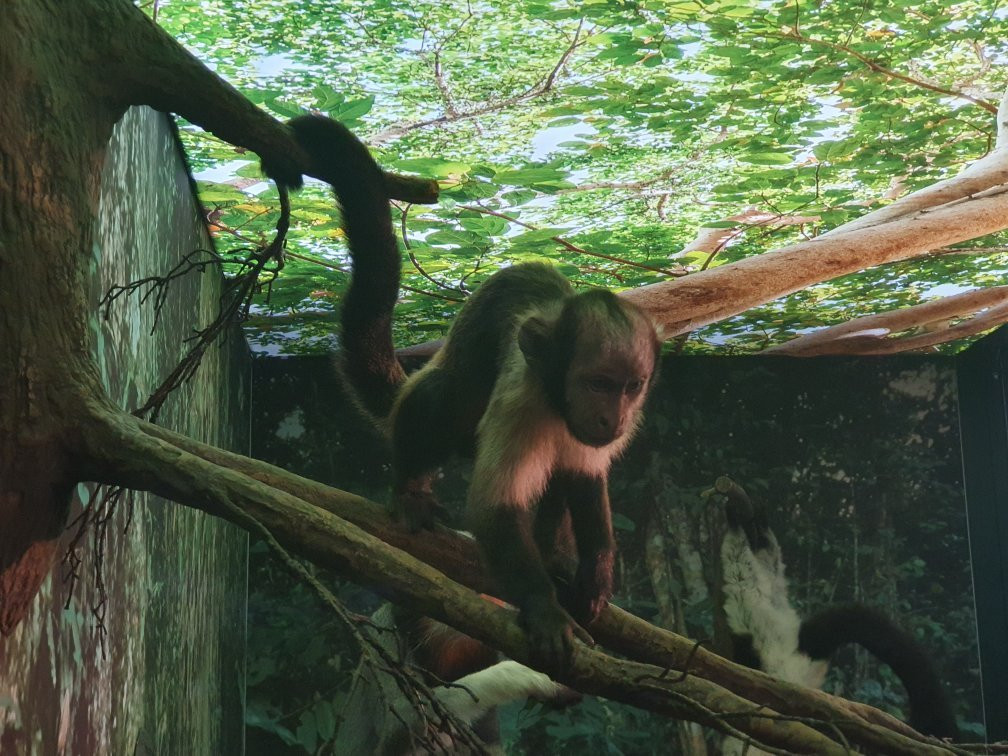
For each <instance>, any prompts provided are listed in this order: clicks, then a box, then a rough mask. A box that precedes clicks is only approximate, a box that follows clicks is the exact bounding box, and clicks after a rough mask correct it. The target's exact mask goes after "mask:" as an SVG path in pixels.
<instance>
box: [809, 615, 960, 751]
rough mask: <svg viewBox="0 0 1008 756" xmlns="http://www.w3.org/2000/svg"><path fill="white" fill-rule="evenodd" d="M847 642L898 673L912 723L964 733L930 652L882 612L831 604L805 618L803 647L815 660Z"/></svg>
mask: <svg viewBox="0 0 1008 756" xmlns="http://www.w3.org/2000/svg"><path fill="white" fill-rule="evenodd" d="M847 643H857V644H858V645H860V646H863V647H864V648H865V649H867V650H868V651H869V652H870V653H871V654H872V655H874V656H875V657H876V658H878V660H879V661H881V662H883V663H884V664H888V665H889V667H890V668H891V669H892V671H893V672H895V673H896V676H897V677H898V678H899V679H900V681H901V682H902V683H903V687H905V688H906V691H907V696H908V698H909V699H910V726H911V727H913V728H914V729H915V730H917V731H918V732H921V733H924V734H925V735H934V736H936V737H940V738H952V739H953V740H955V739H956V738H957V737H958V734H959V731H958V728H957V726H956V720H955V715H954V714H953V713H952V707H951V706H950V705H949V701H948V698H947V697H946V695H945V690H944V689H943V688H942V684H941V680H939V679H938V673H937V671H936V669H935V664H934V662H933V660H932V658H931V656H930V654H928V652H927V651H926V650H925V649H924V648H923V647H922V646H921V645H920V643H918V642H917V640H916V639H915V638H914V637H913V636H912V635H910V634H909V633H908V632H906V631H905V630H903V629H902V628H900V627H897V626H896V625H895V624H894V623H893V621H892V620H891V619H890V618H889V617H887V616H886V615H885V614H883V613H882V612H880V611H878V610H877V609H872V608H871V607H867V606H863V605H861V604H846V605H842V606H835V607H830V608H829V609H825V610H823V611H821V612H819V613H818V614H815V615H813V616H812V617H810V618H808V619H807V620H805V621H804V622H802V624H801V630H800V631H799V634H798V650H800V651H801V652H802V653H805V654H808V655H809V656H810V657H811V658H813V659H824V660H828V659H829V658H830V657H831V656H832V655H833V652H834V651H836V650H837V649H838V648H839V647H840V646H843V645H845V644H847Z"/></svg>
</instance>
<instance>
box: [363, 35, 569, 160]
mask: <svg viewBox="0 0 1008 756" xmlns="http://www.w3.org/2000/svg"><path fill="white" fill-rule="evenodd" d="M583 24H584V21H583V20H582V21H581V22H579V23H578V27H577V29H576V30H575V32H574V36H573V37H572V38H571V41H570V43H569V44H568V45H567V47H566V48H565V49H564V51H563V52H562V53H561V54H560V57H559V58H558V59H557V62H556V63H555V64H554V66H553V68H551V69H550V71H549V72H548V73H547V74H545V75H544V76H543V77H542V78H541V79H539V81H537V82H536V83H535V84H532V85H531V86H530V87H528V88H527V89H526V90H525V91H524V92H519V93H518V94H515V95H512V96H511V97H505V98H502V99H500V100H491V101H489V102H485V103H483V104H482V105H477V106H475V107H472V108H468V109H466V110H458V109H455V108H454V107H453V108H451V109H449V108H447V107H446V109H445V115H440V116H436V117H434V118H425V119H423V120H419V121H411V122H410V123H405V124H400V125H398V126H390V127H389V128H387V129H383V130H382V131H379V132H378V133H377V134H374V135H373V136H372V137H371V138H370V140H369V141H370V143H371V144H375V145H377V144H383V143H385V142H388V141H390V140H392V139H398V138H399V137H401V136H403V135H404V134H408V133H409V132H411V131H416V130H417V129H422V128H426V127H428V126H444V125H445V124H449V123H455V122H457V121H465V120H469V119H472V118H479V117H480V116H483V115H488V114H490V113H498V112H500V111H502V110H507V109H508V108H510V107H513V106H514V105H518V104H519V103H522V102H527V101H528V100H534V99H536V98H538V97H542V96H543V95H545V94H547V93H548V92H550V91H551V90H552V89H553V88H554V86H555V85H556V80H557V78H558V77H559V75H560V72H561V71H562V70H563V69H564V66H566V65H567V62H568V61H569V60H570V57H571V56H572V55H573V54H574V51H575V50H576V49H577V48H578V47H580V46H581V45H582V44H584V39H583V37H582V36H581V30H582V26H583ZM452 111H454V112H452Z"/></svg>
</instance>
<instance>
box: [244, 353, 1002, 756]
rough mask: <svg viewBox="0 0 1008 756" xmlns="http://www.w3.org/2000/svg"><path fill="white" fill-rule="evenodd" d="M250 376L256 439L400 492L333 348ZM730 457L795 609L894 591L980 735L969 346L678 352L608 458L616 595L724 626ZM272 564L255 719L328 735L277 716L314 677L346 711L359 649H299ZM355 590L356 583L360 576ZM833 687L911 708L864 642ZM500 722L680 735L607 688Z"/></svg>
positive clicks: (342, 482)
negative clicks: (959, 374) (961, 405)
mask: <svg viewBox="0 0 1008 756" xmlns="http://www.w3.org/2000/svg"><path fill="white" fill-rule="evenodd" d="M253 374H254V380H253V431H252V434H253V445H254V448H253V454H254V456H257V457H260V458H262V459H265V460H268V461H271V462H275V463H277V464H280V465H282V466H284V467H286V468H288V469H290V470H293V471H296V472H299V473H303V474H306V475H309V476H311V477H313V478H317V479H319V480H322V481H325V482H328V483H331V484H333V485H336V486H339V487H341V488H344V489H347V490H350V491H354V492H357V493H360V494H363V495H365V496H369V497H372V498H376V499H377V500H379V501H384V500H386V499H387V490H388V485H389V470H388V455H387V452H386V450H385V448H384V446H383V444H382V443H381V442H380V441H379V440H378V439H377V438H376V437H375V434H374V432H373V430H372V429H370V428H369V427H368V426H367V424H366V423H364V422H363V421H361V420H360V418H359V417H358V415H357V413H356V412H355V410H354V409H353V407H352V406H350V405H349V404H348V403H347V401H346V398H345V396H344V394H343V392H342V390H341V388H340V387H339V385H338V382H337V380H336V377H335V375H334V371H333V369H332V366H331V362H330V360H328V359H326V358H315V357H301V358H290V359H275V358H266V359H257V360H255V362H254V365H253ZM421 443H422V440H421ZM466 470H467V468H466V467H465V466H464V465H462V466H459V468H458V469H455V468H452V469H449V470H447V471H446V474H445V478H444V480H442V481H441V483H440V486H439V493H440V494H441V496H442V498H443V499H445V500H446V502H447V503H448V504H449V505H455V506H456V509H455V511H456V512H457V511H458V508H457V506H458V505H459V504H461V502H462V500H463V498H464V487H465V480H466ZM720 475H728V476H730V477H731V478H732V479H733V480H735V482H736V483H738V484H740V485H741V486H743V487H744V488H745V489H746V490H747V491H748V492H749V494H750V495H751V496H752V498H753V499H754V500H756V501H757V502H758V503H762V504H763V505H764V506H765V507H766V508H767V511H768V516H769V521H770V525H771V527H772V528H773V529H774V531H775V532H776V534H777V536H778V538H779V540H780V542H781V547H782V551H783V558H784V561H785V564H786V565H787V575H788V577H789V581H790V597H791V601H792V603H793V604H794V605H795V607H796V609H797V611H798V613H799V614H800V615H801V616H808V615H809V614H811V613H814V612H816V611H818V610H819V609H822V608H824V607H826V606H829V605H833V604H838V603H844V602H851V601H860V602H864V603H867V604H871V605H873V606H877V607H880V608H882V609H883V610H884V611H885V612H887V613H888V614H890V615H891V616H892V617H893V618H894V619H895V620H896V621H897V622H898V623H899V624H901V625H902V626H903V627H905V628H906V629H907V630H908V631H910V632H912V633H913V634H914V635H915V636H916V637H917V638H919V639H920V641H921V642H922V643H923V644H924V645H925V646H926V647H927V648H928V649H929V650H930V651H931V652H932V653H933V654H934V656H935V659H936V661H937V663H938V667H939V670H940V674H941V677H942V679H943V680H944V681H945V683H946V688H947V690H948V692H949V694H950V697H951V699H952V701H953V704H954V709H955V712H956V715H957V717H958V720H959V724H960V726H961V729H962V736H963V738H964V739H965V740H977V739H982V737H983V734H984V728H983V721H984V719H983V713H982V704H981V697H980V677H979V661H978V656H977V636H976V623H975V614H974V603H973V586H972V579H971V571H970V554H969V541H968V538H967V529H966V528H967V525H966V508H965V501H964V496H963V477H962V476H963V468H962V457H961V451H960V432H959V418H958V397H957V391H956V365H955V362H954V361H953V360H951V359H943V358H887V359H825V358H823V359H813V360H793V359H782V358H765V357H764V358H760V357H751V358H750V357H725V358H715V357H684V358H675V357H668V358H666V359H665V361H664V363H663V366H662V373H661V378H660V382H659V385H658V388H657V389H656V391H655V394H654V396H653V397H652V398H651V399H650V400H649V405H648V409H647V417H646V420H645V424H644V427H643V428H642V430H641V433H640V435H639V437H638V438H637V439H636V440H635V441H634V442H633V444H632V445H631V448H630V450H629V451H628V453H627V454H626V455H625V457H624V459H622V460H620V461H619V462H617V464H616V465H615V467H614V470H613V475H612V480H611V498H612V502H613V507H614V524H615V527H616V529H617V536H618V539H619V543H620V559H619V564H618V567H617V569H618V580H619V589H618V590H619V593H618V595H617V597H616V601H617V603H619V604H620V605H621V606H623V607H625V608H627V609H629V610H631V611H633V612H635V613H637V614H640V615H642V616H644V617H647V618H648V619H651V620H653V621H655V622H657V623H659V624H663V625H665V626H667V627H669V628H671V629H675V630H677V631H680V632H685V633H687V634H689V635H691V636H692V637H695V638H705V639H710V640H712V641H714V640H716V638H717V635H718V633H717V627H716V626H715V624H716V617H717V615H718V610H719V606H718V603H719V602H718V601H717V600H716V599H715V598H713V596H716V595H717V590H718V586H717V585H716V582H717V579H716V575H717V569H716V564H717V562H718V559H717V554H718V553H719V544H720V540H719V539H720V534H721V533H722V532H723V529H724V512H723V508H722V505H721V504H719V503H718V502H717V501H716V499H715V498H713V497H711V496H709V495H704V492H705V491H706V490H707V489H710V488H711V486H712V484H713V483H714V481H715V479H716V478H717V477H718V476H720ZM253 564H256V563H255V562H254V563H253ZM258 564H259V567H258V568H256V567H254V568H253V569H259V570H260V574H262V575H263V576H264V577H265V578H267V579H264V580H263V581H262V582H260V581H259V580H254V581H253V586H255V587H254V588H253V593H252V595H251V596H250V612H256V613H257V621H256V623H254V626H253V627H252V628H251V629H250V638H249V644H250V658H249V665H250V669H255V670H258V674H256V675H255V676H254V678H255V681H256V683H257V684H255V685H253V686H252V687H251V688H250V692H249V707H250V710H255V711H257V712H259V714H257V716H256V717H255V718H254V720H253V721H252V724H253V725H254V726H255V728H256V732H257V733H261V731H262V730H270V729H271V728H273V729H277V728H281V729H283V730H285V732H284V733H283V734H284V735H285V736H287V738H286V739H287V740H288V748H289V751H288V752H290V753H302V752H305V750H311V749H310V746H311V745H312V744H315V743H317V742H319V741H320V740H322V739H324V734H323V733H321V732H320V731H319V729H318V728H317V727H316V726H315V725H316V724H317V721H316V720H301V719H299V717H298V715H297V714H294V715H290V716H288V717H287V718H286V719H284V720H280V721H278V720H277V717H278V716H279V715H280V714H281V713H283V712H288V713H289V712H298V711H306V709H305V706H306V703H307V701H306V700H304V699H302V698H300V697H301V696H304V695H305V690H304V688H305V684H306V683H308V684H309V685H310V686H312V687H313V688H314V690H315V691H317V692H319V693H320V694H321V701H319V702H317V703H316V704H314V706H315V709H316V710H317V711H322V710H323V709H325V708H326V707H328V708H329V709H330V710H331V711H332V712H334V713H335V716H336V717H338V715H339V711H340V709H341V706H342V702H343V699H342V698H341V697H342V696H343V695H344V690H345V682H346V681H347V679H348V672H349V670H351V669H352V668H353V667H352V663H351V662H350V661H348V660H347V658H345V657H346V656H347V655H348V654H349V655H351V656H352V649H351V647H349V646H342V647H341V646H340V643H341V640H340V638H339V637H338V636H335V635H334V636H330V637H329V640H328V641H327V642H326V643H319V644H318V645H319V646H320V647H319V648H317V649H316V650H315V651H314V652H312V653H313V654H314V655H312V657H311V659H309V658H308V656H309V654H308V652H307V651H305V648H306V647H305V646H303V645H302V646H291V647H290V648H289V649H284V647H283V646H282V645H281V644H280V642H279V640H280V638H282V637H284V628H288V630H289V631H290V632H295V633H296V632H298V630H297V627H296V626H295V624H294V622H293V617H290V616H287V615H285V614H284V612H286V611H289V607H286V604H285V602H289V601H290V599H291V596H292V594H291V593H290V592H289V590H288V589H289V586H286V587H285V585H286V584H285V583H284V581H285V580H286V578H285V577H284V576H283V575H281V574H280V572H279V570H277V569H276V568H275V567H266V566H263V565H264V562H261V561H260V562H259V563H258ZM266 564H268V562H266ZM270 578H272V582H271V580H270ZM343 590H344V591H346V595H347V596H348V597H349V598H351V600H353V599H359V598H360V597H359V596H354V595H353V589H352V587H344V589H343ZM363 606H364V608H367V604H366V602H365V603H364V604H363ZM285 607H286V608H285ZM306 616H309V617H313V618H312V619H311V620H310V621H309V622H308V623H307V624H309V625H312V626H314V627H319V626H323V625H324V624H325V623H326V621H327V620H326V615H325V612H324V609H322V608H321V607H319V606H318V603H317V601H315V600H314V599H313V598H311V597H310V596H304V597H303V600H302V601H301V603H300V609H299V613H298V616H297V619H298V622H299V623H300V624H301V626H303V625H304V624H305V617H306ZM290 661H293V662H294V663H296V664H299V665H300V666H301V668H303V669H305V670H308V669H311V670H313V672H312V677H311V679H310V681H309V679H308V678H307V677H304V676H302V677H300V678H299V679H298V680H287V679H285V675H286V674H287V673H286V672H283V671H281V670H284V669H286V668H287V663H288V662H290ZM309 662H311V664H309ZM341 686H342V687H341ZM827 688H828V689H830V690H832V691H833V692H836V693H839V694H841V695H844V696H848V697H852V698H856V699H859V700H862V701H866V702H868V703H871V704H873V705H876V706H880V707H881V708H884V709H886V710H888V711H891V712H893V713H894V714H897V715H900V716H904V717H905V715H906V713H907V712H906V701H905V697H904V695H903V692H902V689H901V687H900V685H899V682H898V680H896V679H895V678H894V677H893V675H892V674H891V673H890V672H889V670H888V669H882V668H880V667H879V665H877V664H876V663H875V662H874V661H873V660H872V659H871V658H870V657H869V656H868V655H867V654H865V653H863V652H855V651H854V650H853V649H849V650H845V651H842V652H841V653H840V654H838V656H837V659H836V664H835V665H834V670H833V671H832V672H831V675H830V677H829V679H828V681H827ZM285 696H287V697H286V698H285ZM310 708H311V707H310V706H309V709H310ZM260 715H261V716H260ZM270 715H272V718H271V716H270ZM312 716H315V714H312ZM328 716H331V714H327V717H328ZM327 721H328V719H327ZM614 723H615V724H614ZM504 725H505V731H506V734H507V735H508V737H509V738H511V739H518V738H519V735H520V742H521V748H522V749H524V751H525V752H528V753H535V752H538V751H539V749H543V748H549V749H550V751H551V752H560V753H567V752H570V753H579V754H584V753H604V752H608V750H607V749H608V748H609V747H610V745H615V746H616V747H618V748H619V749H620V750H621V751H622V752H624V753H650V752H651V751H650V750H649V749H651V748H652V747H653V743H654V742H656V741H655V738H665V739H669V738H677V737H681V735H682V733H676V732H675V731H674V726H673V725H669V724H668V723H665V722H660V721H658V720H657V719H656V718H652V719H648V718H647V717H646V716H645V715H642V714H640V713H637V712H631V711H629V710H627V709H625V708H623V707H619V706H617V705H614V704H611V703H609V702H598V701H594V700H589V701H586V702H584V703H582V704H581V705H579V706H576V707H573V708H571V709H568V710H564V711H561V712H550V711H547V710H543V709H541V708H537V707H529V708H526V709H525V710H524V711H523V712H521V713H520V714H518V715H516V714H514V713H513V712H512V713H510V714H507V715H506V716H505V717H504ZM299 728H300V729H299ZM313 728H314V729H313ZM299 735H304V736H305V737H304V738H303V739H301V738H299V737H298V736H299ZM250 737H251V733H250ZM291 740H296V741H298V742H295V743H294V744H293V745H290V743H289V741H291ZM686 740H689V738H683V739H680V740H678V741H677V742H678V743H679V744H680V745H681V746H682V749H681V750H682V751H683V752H689V753H700V752H705V751H704V750H703V749H702V748H701V747H700V746H698V744H697V743H696V742H695V739H693V740H691V741H690V742H689V743H687V742H686ZM663 742H673V741H663ZM703 748H706V746H704V747H703ZM712 752H713V751H712Z"/></svg>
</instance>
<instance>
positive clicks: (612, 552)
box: [568, 474, 616, 624]
mask: <svg viewBox="0 0 1008 756" xmlns="http://www.w3.org/2000/svg"><path fill="white" fill-rule="evenodd" d="M568 506H569V508H570V517H571V525H572V526H573V528H574V537H575V539H576V540H577V553H578V568H577V573H576V574H575V576H574V583H573V585H572V586H571V589H572V590H571V596H570V604H569V605H568V609H570V611H571V613H572V614H573V615H574V617H575V618H576V619H577V620H578V622H581V623H582V624H588V623H590V622H592V621H593V620H594V619H595V618H596V617H598V615H599V614H600V613H601V612H602V610H603V609H605V607H606V605H607V604H608V603H609V599H610V598H611V597H612V593H613V562H614V560H615V557H616V540H615V539H614V538H613V532H612V513H611V511H610V508H609V490H608V486H607V482H606V479H605V477H601V476H600V477H589V476H587V475H583V474H579V475H575V476H574V477H573V479H572V480H571V483H570V492H569V495H568Z"/></svg>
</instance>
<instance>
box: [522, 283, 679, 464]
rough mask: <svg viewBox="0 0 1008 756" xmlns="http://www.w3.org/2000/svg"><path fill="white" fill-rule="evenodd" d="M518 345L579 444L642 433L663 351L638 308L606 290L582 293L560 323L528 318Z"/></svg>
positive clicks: (571, 302) (566, 305) (599, 443)
mask: <svg viewBox="0 0 1008 756" xmlns="http://www.w3.org/2000/svg"><path fill="white" fill-rule="evenodd" d="M518 344H519V346H520V348H521V350H522V353H523V354H524V355H525V360H526V361H527V362H528V364H529V365H530V366H531V367H532V369H533V370H535V371H536V372H537V373H538V374H539V376H540V378H541V379H542V382H543V386H544V388H545V390H546V395H547V397H548V398H549V401H550V403H551V404H552V406H553V408H554V409H555V410H556V411H557V412H558V413H559V414H560V415H561V416H562V417H563V418H564V421H565V422H566V423H567V428H568V430H569V431H570V433H571V435H572V436H574V438H576V439H577V440H578V441H580V442H581V443H583V444H586V445H588V446H593V447H603V446H607V445H608V444H611V443H612V442H614V441H616V440H617V439H619V438H620V437H621V436H623V435H625V434H626V433H627V432H628V431H631V430H633V428H635V427H636V423H637V417H638V414H639V413H640V409H641V407H642V406H643V404H644V399H645V397H646V396H647V393H648V390H649V389H650V388H651V384H652V383H653V380H654V375H655V370H656V368H657V364H658V357H659V354H660V351H661V343H660V341H659V340H658V336H657V334H656V332H655V328H654V324H653V323H652V322H651V320H650V318H648V316H647V315H645V314H644V312H643V311H641V310H640V309H639V308H638V307H636V306H634V305H632V304H630V303H629V302H626V301H624V300H622V299H620V298H619V297H617V296H616V295H615V294H613V293H612V292H610V291H606V290H604V289H597V290H592V291H587V292H583V293H581V294H578V295H576V296H574V297H571V298H570V299H568V300H566V301H565V302H564V306H563V309H562V310H561V311H560V313H559V314H558V316H557V317H555V318H549V317H547V316H546V315H533V316H531V317H529V318H528V319H527V320H525V322H524V323H522V326H521V329H520V330H519V333H518Z"/></svg>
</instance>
